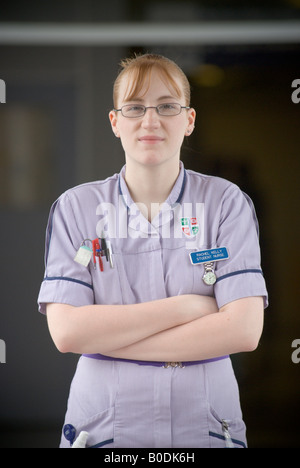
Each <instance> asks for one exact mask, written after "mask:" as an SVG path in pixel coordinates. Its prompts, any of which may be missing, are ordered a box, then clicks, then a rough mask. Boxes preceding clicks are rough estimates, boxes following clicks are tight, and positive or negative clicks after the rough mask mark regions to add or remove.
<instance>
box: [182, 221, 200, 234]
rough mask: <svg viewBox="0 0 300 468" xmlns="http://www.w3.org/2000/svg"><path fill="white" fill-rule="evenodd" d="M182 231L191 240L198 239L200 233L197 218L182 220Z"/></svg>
mask: <svg viewBox="0 0 300 468" xmlns="http://www.w3.org/2000/svg"><path fill="white" fill-rule="evenodd" d="M181 230H182V232H183V233H184V234H185V235H186V236H187V237H189V238H192V237H196V235H197V234H198V232H199V224H198V221H197V218H181Z"/></svg>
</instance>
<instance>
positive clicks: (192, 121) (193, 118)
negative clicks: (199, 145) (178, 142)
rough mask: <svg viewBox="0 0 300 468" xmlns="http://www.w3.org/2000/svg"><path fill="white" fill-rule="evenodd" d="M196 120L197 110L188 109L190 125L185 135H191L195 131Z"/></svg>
mask: <svg viewBox="0 0 300 468" xmlns="http://www.w3.org/2000/svg"><path fill="white" fill-rule="evenodd" d="M195 122H196V111H195V109H193V108H191V109H189V110H188V126H187V129H186V132H185V136H190V135H191V134H192V133H193V130H194V128H195Z"/></svg>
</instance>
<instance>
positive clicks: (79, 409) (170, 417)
mask: <svg viewBox="0 0 300 468" xmlns="http://www.w3.org/2000/svg"><path fill="white" fill-rule="evenodd" d="M124 173H125V168H123V169H122V171H121V173H120V174H116V175H114V176H112V177H110V178H108V179H106V180H104V181H98V182H92V183H88V184H84V185H81V186H78V187H75V188H74V189H71V190H68V191H67V192H66V193H64V194H63V195H62V196H61V197H60V198H59V199H58V200H57V201H56V202H55V203H54V205H53V206H52V209H51V212H50V217H49V223H48V229H47V235H46V254H45V263H46V271H45V277H44V280H43V282H42V285H41V289H40V294H39V298H38V302H39V308H40V311H41V312H42V313H45V312H46V305H47V303H53V302H54V303H64V304H70V305H73V306H78V307H79V306H84V305H89V304H120V305H121V304H135V303H141V302H146V301H152V300H156V299H162V298H166V297H170V296H177V295H183V294H200V295H207V296H212V297H215V298H216V301H217V304H218V307H219V308H220V307H222V306H224V305H225V304H227V303H229V302H232V301H235V300H237V299H240V298H245V297H250V296H263V297H264V301H265V306H267V291H266V286H265V280H264V277H263V274H262V270H261V266H260V248H259V240H258V226H257V220H256V215H255V211H254V208H253V204H252V202H251V200H250V199H249V197H247V195H245V194H244V193H243V192H241V190H240V189H239V188H238V187H237V186H236V185H234V184H232V183H230V182H228V181H226V180H224V179H221V178H217V177H211V176H206V175H203V174H199V173H196V172H193V171H191V170H186V169H185V168H184V166H183V164H181V170H180V174H179V176H178V179H177V181H176V183H175V185H174V187H173V189H172V192H171V193H170V195H169V197H168V199H167V200H166V202H165V203H164V204H163V206H162V208H161V211H160V213H159V215H157V216H156V217H155V219H154V220H153V221H152V223H149V222H148V221H147V219H146V218H145V217H144V216H142V214H141V213H140V211H139V209H138V207H137V205H136V204H135V203H134V202H133V200H132V199H131V196H130V193H129V190H128V188H127V186H126V182H125V180H124ZM100 237H105V238H106V240H107V241H110V243H111V251H112V264H110V263H109V262H108V261H106V258H105V257H102V261H103V270H104V271H100V268H99V264H98V263H97V264H96V269H95V268H94V265H93V259H92V260H91V262H90V263H89V265H88V266H87V267H86V266H84V265H81V264H79V263H77V262H76V261H74V257H75V256H76V253H77V251H78V249H79V248H80V246H81V245H82V243H83V241H84V240H86V242H85V243H86V246H88V247H91V244H90V243H89V242H90V241H89V240H93V239H95V238H100ZM88 239H89V240H88ZM217 248H226V249H227V252H228V255H229V257H228V259H226V260H222V261H216V262H213V264H212V267H213V270H214V273H215V275H216V282H215V284H213V285H207V284H205V282H204V281H203V275H204V272H205V265H204V264H203V263H200V264H198V265H193V264H192V262H191V259H190V255H189V254H190V253H191V252H196V251H198V252H199V251H200V252H202V251H207V250H210V251H212V249H217ZM80 431H87V432H88V433H89V438H88V441H87V443H88V446H90V447H105V448H117V447H126V448H130V447H151V448H165V447H168V448H175V447H182V448H184V447H186V448H192V447H226V446H228V445H229V446H234V447H246V445H247V442H246V428H245V424H244V422H243V419H242V413H241V408H240V401H239V390H238V386H237V382H236V378H235V375H234V371H233V369H232V365H231V360H230V357H229V356H220V357H219V358H216V359H211V360H206V361H198V362H196V363H195V362H193V363H191V362H189V363H171V364H170V363H169V364H166V363H163V362H161V363H158V362H141V361H130V360H122V359H111V358H105V356H101V355H83V356H81V357H80V358H79V362H78V366H77V370H76V373H75V376H74V379H73V382H72V385H71V390H70V395H69V401H68V408H67V413H66V417H65V425H64V428H63V431H62V439H61V447H70V446H71V444H72V441H73V440H74V438H75V437H77V436H78V435H79V433H80Z"/></svg>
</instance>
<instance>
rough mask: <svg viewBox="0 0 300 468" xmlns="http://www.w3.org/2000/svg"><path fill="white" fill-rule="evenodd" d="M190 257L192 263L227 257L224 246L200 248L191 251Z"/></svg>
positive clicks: (216, 260)
mask: <svg viewBox="0 0 300 468" xmlns="http://www.w3.org/2000/svg"><path fill="white" fill-rule="evenodd" d="M189 255H190V259H191V262H192V264H193V265H201V264H202V263H212V262H219V261H221V260H227V259H228V258H229V254H228V250H227V249H226V247H220V248H216V249H209V250H200V251H199V252H191V253H190V254H189Z"/></svg>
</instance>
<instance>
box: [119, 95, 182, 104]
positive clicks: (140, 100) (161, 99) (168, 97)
mask: <svg viewBox="0 0 300 468" xmlns="http://www.w3.org/2000/svg"><path fill="white" fill-rule="evenodd" d="M170 99H172V100H174V99H176V98H175V96H170V95H168V96H161V97H159V98H158V99H157V101H166V100H170ZM124 102H144V99H143V98H138V97H137V98H134V99H129V100H125V101H124Z"/></svg>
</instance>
